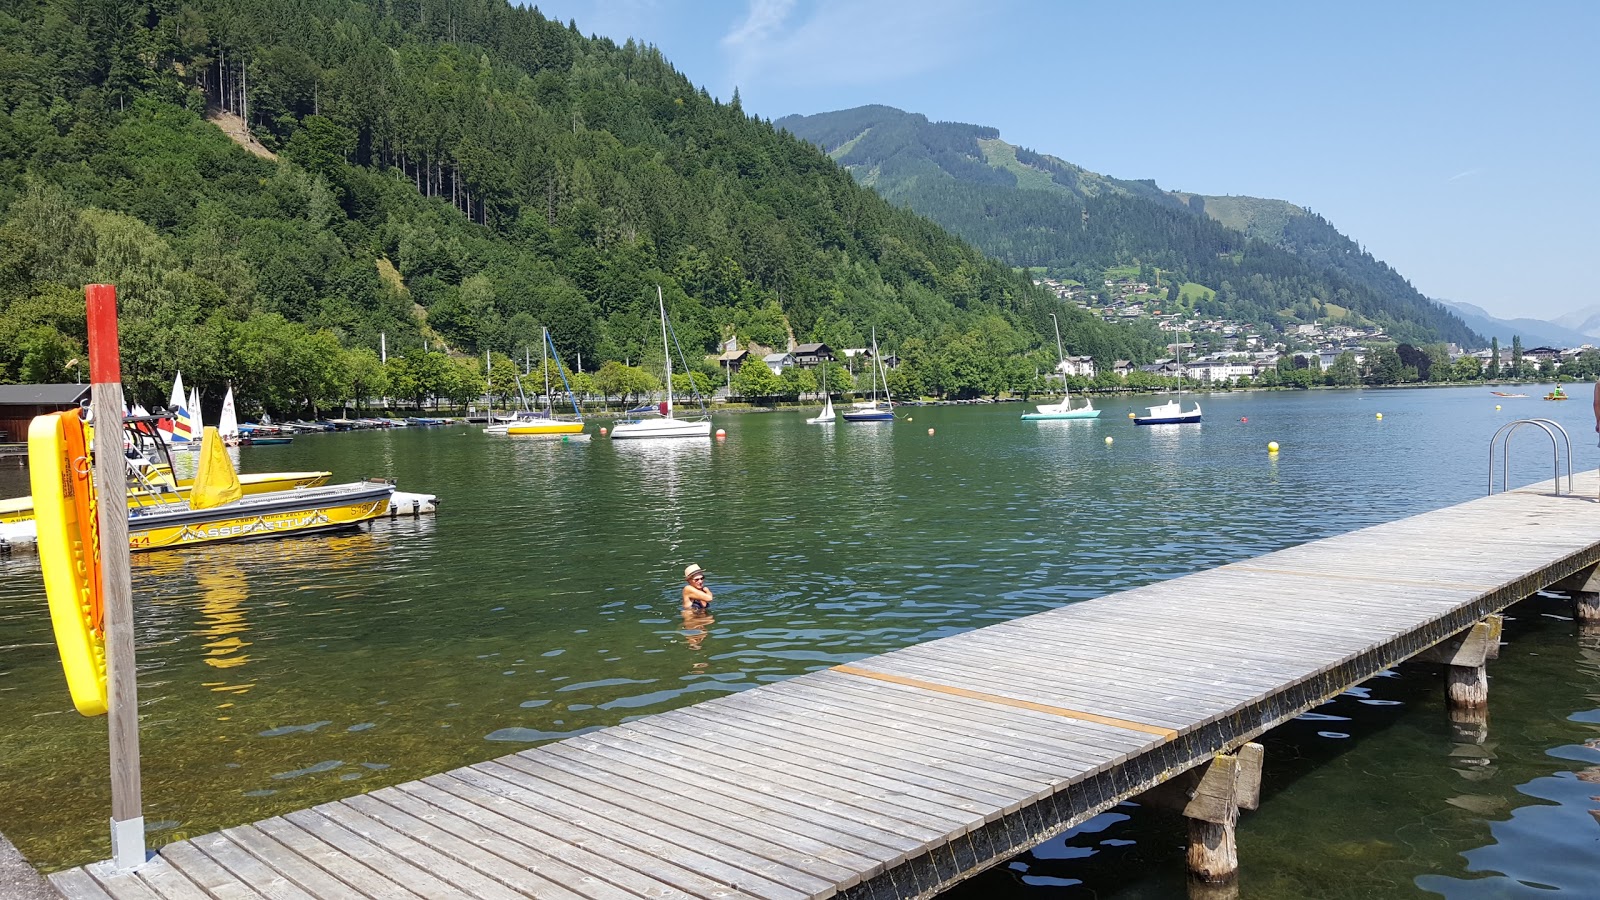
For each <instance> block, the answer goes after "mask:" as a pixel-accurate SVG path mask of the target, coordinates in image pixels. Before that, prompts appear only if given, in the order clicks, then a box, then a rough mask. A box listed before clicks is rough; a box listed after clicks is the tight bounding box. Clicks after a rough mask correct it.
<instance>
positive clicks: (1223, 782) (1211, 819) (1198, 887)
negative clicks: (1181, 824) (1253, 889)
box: [1136, 743, 1265, 898]
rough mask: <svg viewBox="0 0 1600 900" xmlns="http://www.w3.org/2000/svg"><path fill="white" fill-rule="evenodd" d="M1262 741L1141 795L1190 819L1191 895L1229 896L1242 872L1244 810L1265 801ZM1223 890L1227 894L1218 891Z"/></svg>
mask: <svg viewBox="0 0 1600 900" xmlns="http://www.w3.org/2000/svg"><path fill="white" fill-rule="evenodd" d="M1264 757H1265V751H1264V750H1263V748H1262V746H1261V745H1260V744H1254V743H1252V744H1245V745H1244V746H1242V747H1240V748H1239V749H1238V750H1237V751H1235V752H1234V753H1232V754H1228V753H1219V754H1217V755H1216V756H1215V757H1213V758H1212V760H1211V761H1210V762H1208V763H1204V764H1202V765H1198V766H1195V767H1194V768H1192V769H1190V770H1189V771H1187V772H1184V773H1182V774H1181V775H1178V776H1176V777H1174V778H1171V779H1168V780H1167V781H1165V782H1163V783H1161V784H1159V785H1157V786H1156V787H1154V788H1152V789H1151V790H1149V791H1146V792H1145V793H1143V794H1140V795H1139V796H1138V797H1137V798H1136V799H1137V800H1138V802H1140V803H1145V804H1148V805H1151V806H1158V807H1162V808H1166V809H1174V810H1178V811H1180V812H1182V813H1183V815H1184V817H1185V818H1187V819H1188V823H1189V850H1188V864H1189V876H1190V880H1191V886H1192V887H1191V896H1195V895H1196V893H1197V892H1198V894H1199V895H1201V896H1205V897H1208V898H1213V897H1220V896H1226V895H1228V894H1229V893H1230V892H1229V891H1228V886H1231V885H1233V884H1234V883H1235V882H1236V880H1237V879H1238V876H1239V848H1238V844H1237V843H1236V841H1235V837H1234V834H1235V830H1236V827H1237V825H1238V823H1239V810H1241V809H1255V808H1256V807H1257V806H1259V805H1260V803H1261V763H1262V760H1263V759H1264ZM1219 890H1221V892H1222V893H1221V894H1219V893H1218V891H1219Z"/></svg>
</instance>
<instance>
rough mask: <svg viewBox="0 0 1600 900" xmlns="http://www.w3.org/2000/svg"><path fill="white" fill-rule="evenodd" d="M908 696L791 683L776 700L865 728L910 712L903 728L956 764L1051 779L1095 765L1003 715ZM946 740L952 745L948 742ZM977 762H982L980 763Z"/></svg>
mask: <svg viewBox="0 0 1600 900" xmlns="http://www.w3.org/2000/svg"><path fill="white" fill-rule="evenodd" d="M877 686H878V685H877V684H874V685H873V687H877ZM907 699H908V698H905V697H900V696H889V695H888V692H887V691H883V690H875V691H871V692H864V693H861V694H855V695H852V694H848V693H845V692H843V691H840V690H837V689H830V687H829V686H828V685H826V684H818V683H810V684H804V685H796V686H794V688H793V689H791V690H789V691H786V692H784V693H783V694H782V695H781V696H780V697H778V698H776V700H775V701H774V702H775V703H777V704H781V705H782V706H784V707H787V708H792V709H794V710H796V712H797V714H804V713H807V712H810V713H816V714H821V713H824V712H834V711H839V712H838V714H837V715H836V716H835V720H837V721H841V722H846V723H850V725H849V726H848V727H858V728H865V727H867V726H869V725H871V724H873V723H874V722H876V721H882V719H881V718H875V717H877V716H888V715H890V714H891V711H893V712H894V713H898V714H899V715H901V716H910V717H914V718H913V719H912V721H913V723H914V730H913V729H912V728H907V729H906V730H907V731H908V732H910V734H911V736H912V737H913V738H914V739H918V740H920V741H921V742H923V743H929V742H932V743H933V744H934V745H935V747H936V748H938V749H941V750H946V751H948V752H949V753H952V754H955V753H959V754H962V755H961V756H959V757H958V758H957V760H956V762H958V763H960V762H971V761H973V760H983V759H988V760H992V761H993V763H994V766H995V768H996V769H997V770H999V771H1002V772H1004V773H1006V774H1008V775H1013V776H1018V777H1026V778H1033V779H1036V780H1037V779H1044V780H1047V781H1049V780H1055V779H1059V778H1060V777H1062V773H1069V774H1070V773H1076V772H1079V771H1082V770H1084V769H1092V768H1094V767H1095V766H1096V765H1097V762H1096V761H1095V759H1094V758H1093V757H1092V756H1091V755H1089V754H1087V753H1085V752H1083V751H1082V750H1081V749H1078V750H1076V752H1074V751H1073V750H1071V749H1067V746H1066V745H1063V744H1062V743H1061V742H1058V741H1049V740H1046V739H1045V738H1046V737H1047V736H1044V735H1039V734H1038V733H1024V732H1022V731H1020V730H1018V729H1016V728H1015V727H1014V723H1013V722H1007V723H1004V724H1001V722H1002V721H1003V720H997V719H994V718H989V719H979V718H978V717H976V716H971V715H961V714H959V713H956V712H954V709H955V707H954V706H953V704H941V705H938V706H936V705H935V704H933V703H917V702H915V700H912V702H906V701H907ZM915 699H916V700H920V699H921V698H920V697H919V698H915ZM939 699H942V698H939ZM950 744H954V745H955V747H954V748H952V747H950V746H948V745H950ZM978 765H979V766H980V767H981V765H982V763H981V762H979V763H978Z"/></svg>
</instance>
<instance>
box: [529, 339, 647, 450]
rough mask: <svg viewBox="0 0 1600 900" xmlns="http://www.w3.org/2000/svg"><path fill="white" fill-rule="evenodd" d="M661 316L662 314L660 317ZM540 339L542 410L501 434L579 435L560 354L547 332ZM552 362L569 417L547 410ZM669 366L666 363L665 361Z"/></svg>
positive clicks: (580, 424)
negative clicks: (568, 403)
mask: <svg viewBox="0 0 1600 900" xmlns="http://www.w3.org/2000/svg"><path fill="white" fill-rule="evenodd" d="M663 315H664V313H663ZM539 331H540V332H541V334H542V336H543V337H544V345H543V346H542V347H540V348H539V358H540V364H539V367H540V368H541V369H543V370H544V398H545V407H544V409H542V410H540V411H538V412H535V413H530V414H526V415H519V416H518V418H517V420H516V421H514V422H510V423H507V424H506V427H505V433H506V434H508V435H513V436H517V435H521V436H523V437H528V436H554V435H570V434H582V433H583V411H582V410H580V409H578V398H577V396H576V395H575V394H573V392H572V385H571V384H568V383H567V373H566V372H564V371H561V369H560V365H561V354H559V353H556V352H555V347H556V345H555V341H554V340H552V339H551V337H550V329H548V328H541V329H539ZM552 355H554V356H555V358H556V366H557V371H558V372H560V373H561V383H562V384H563V385H565V386H566V388H567V399H568V400H569V401H571V403H572V417H571V418H566V417H563V416H557V415H556V414H555V410H554V409H552V408H551V406H552V404H551V399H552V398H551V395H550V357H551V356H552ZM669 364H670V361H669ZM518 387H519V389H520V387H521V381H520V379H519V381H518Z"/></svg>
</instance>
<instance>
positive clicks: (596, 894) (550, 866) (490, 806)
mask: <svg viewBox="0 0 1600 900" xmlns="http://www.w3.org/2000/svg"><path fill="white" fill-rule="evenodd" d="M397 790H398V791H399V792H400V793H403V794H406V795H408V796H409V797H411V798H413V799H415V800H419V801H421V802H423V803H426V804H427V805H429V806H432V807H435V808H437V809H439V810H443V811H445V812H448V813H450V814H451V815H452V818H451V819H448V820H441V821H439V822H438V824H439V826H440V827H441V828H444V829H445V830H447V831H450V832H452V833H454V834H456V835H458V836H460V837H469V836H472V837H471V839H472V840H473V841H474V843H477V844H479V845H480V846H482V847H484V848H485V849H488V850H490V851H491V852H493V853H495V854H496V855H498V856H502V857H504V858H506V859H508V860H511V861H513V862H521V863H522V864H524V865H530V866H534V865H536V866H537V869H538V872H539V874H540V875H542V876H544V877H545V878H548V879H550V880H551V881H554V882H557V883H558V884H560V885H562V886H563V887H564V888H567V889H569V890H570V891H571V892H573V893H576V894H580V895H582V896H585V897H591V898H600V897H606V896H615V895H617V894H622V895H625V896H630V897H643V896H650V895H651V894H659V895H661V896H668V897H677V896H681V895H683V893H684V892H683V891H682V890H681V889H679V888H676V887H674V886H671V885H670V884H669V883H667V882H663V881H661V880H660V879H659V878H657V877H655V876H654V873H639V872H635V871H632V870H630V869H629V868H628V867H627V866H625V865H622V864H620V863H618V862H617V861H616V860H614V859H611V858H609V857H607V856H606V855H604V854H603V853H596V852H594V851H592V850H590V849H588V848H587V847H585V846H582V845H581V843H580V842H581V841H582V836H581V834H579V835H563V834H561V833H560V832H562V831H563V828H562V823H560V822H554V821H551V820H550V819H549V818H548V817H547V816H536V815H532V814H526V815H521V816H519V815H518V809H517V804H516V803H514V802H513V801H511V800H509V799H508V798H505V797H502V796H498V795H495V794H493V793H490V792H487V791H482V790H477V791H472V790H467V789H466V788H465V787H463V786H462V785H461V784H460V783H459V782H458V781H457V780H456V779H454V778H452V777H451V776H450V775H449V774H445V775H431V776H429V777H428V778H425V779H423V780H422V781H413V782H410V783H408V784H403V785H400V786H399V787H398V788H397ZM388 799H389V798H387V797H386V798H385V800H386V801H387V800H388ZM469 825H470V826H472V827H468V826H469ZM517 845H520V846H517ZM660 865H661V868H662V869H663V870H665V869H669V868H671V864H670V863H668V862H662V863H661V864H660Z"/></svg>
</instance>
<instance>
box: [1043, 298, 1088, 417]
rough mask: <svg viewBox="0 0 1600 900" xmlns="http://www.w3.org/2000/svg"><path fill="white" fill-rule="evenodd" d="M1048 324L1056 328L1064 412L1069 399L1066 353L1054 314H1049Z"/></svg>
mask: <svg viewBox="0 0 1600 900" xmlns="http://www.w3.org/2000/svg"><path fill="white" fill-rule="evenodd" d="M1050 324H1052V325H1054V326H1055V327H1056V359H1059V360H1061V365H1060V367H1059V368H1060V369H1061V404H1062V409H1063V410H1065V408H1066V404H1067V401H1068V400H1069V399H1070V394H1068V392H1067V351H1065V350H1063V349H1061V322H1060V320H1058V319H1057V318H1056V314H1055V313H1051V314H1050ZM1091 405H1093V401H1091Z"/></svg>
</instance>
